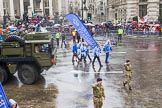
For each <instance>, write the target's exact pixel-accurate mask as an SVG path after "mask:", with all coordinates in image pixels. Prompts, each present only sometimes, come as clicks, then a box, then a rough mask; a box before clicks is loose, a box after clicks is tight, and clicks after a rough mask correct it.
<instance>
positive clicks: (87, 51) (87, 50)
mask: <svg viewBox="0 0 162 108" xmlns="http://www.w3.org/2000/svg"><path fill="white" fill-rule="evenodd" d="M89 53H90V51H89V48H88V45H86V57H87V56H88V58H89V60H90V62H92V59H91V57H90V55H89Z"/></svg>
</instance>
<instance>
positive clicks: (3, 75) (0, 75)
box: [0, 66, 8, 83]
mask: <svg viewBox="0 0 162 108" xmlns="http://www.w3.org/2000/svg"><path fill="white" fill-rule="evenodd" d="M7 79H8V74H7V71H6V70H5V68H3V67H2V66H0V81H1V82H2V83H5V82H6V81H7Z"/></svg>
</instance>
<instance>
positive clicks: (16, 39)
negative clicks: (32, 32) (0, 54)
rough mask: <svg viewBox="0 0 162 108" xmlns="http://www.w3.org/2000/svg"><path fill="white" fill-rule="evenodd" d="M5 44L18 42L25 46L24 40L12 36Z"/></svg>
mask: <svg viewBox="0 0 162 108" xmlns="http://www.w3.org/2000/svg"><path fill="white" fill-rule="evenodd" d="M5 42H18V43H19V44H20V46H21V47H23V46H24V40H23V39H22V38H21V37H20V36H16V35H11V36H8V37H7V38H6V39H5Z"/></svg>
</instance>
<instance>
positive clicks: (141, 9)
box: [139, 5, 147, 17]
mask: <svg viewBox="0 0 162 108" xmlns="http://www.w3.org/2000/svg"><path fill="white" fill-rule="evenodd" d="M145 15H147V5H139V17H143V16H145Z"/></svg>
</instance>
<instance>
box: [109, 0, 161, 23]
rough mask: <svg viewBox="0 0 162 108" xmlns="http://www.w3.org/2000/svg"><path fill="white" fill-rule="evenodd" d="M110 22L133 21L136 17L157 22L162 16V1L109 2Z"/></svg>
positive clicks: (110, 0) (111, 0) (122, 0)
mask: <svg viewBox="0 0 162 108" xmlns="http://www.w3.org/2000/svg"><path fill="white" fill-rule="evenodd" d="M107 6H108V12H107V13H108V20H114V19H117V20H119V21H122V22H127V21H131V20H132V18H133V17H134V16H139V17H141V18H142V17H144V16H145V15H147V17H148V21H156V20H157V18H158V16H159V15H162V0H108V2H107Z"/></svg>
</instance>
